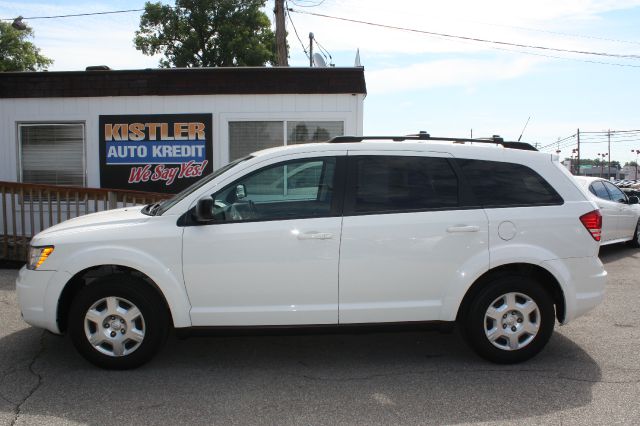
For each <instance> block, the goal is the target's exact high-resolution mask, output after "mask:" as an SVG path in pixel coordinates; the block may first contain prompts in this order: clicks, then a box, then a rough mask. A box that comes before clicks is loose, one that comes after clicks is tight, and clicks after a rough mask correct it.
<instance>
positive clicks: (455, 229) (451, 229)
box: [447, 225, 480, 232]
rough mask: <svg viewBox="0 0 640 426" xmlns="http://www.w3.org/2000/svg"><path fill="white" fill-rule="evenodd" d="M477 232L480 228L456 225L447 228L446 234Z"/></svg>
mask: <svg viewBox="0 0 640 426" xmlns="http://www.w3.org/2000/svg"><path fill="white" fill-rule="evenodd" d="M479 230H480V227H479V226H475V225H457V226H450V227H448V228H447V232H478V231H479Z"/></svg>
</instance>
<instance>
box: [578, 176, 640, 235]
mask: <svg viewBox="0 0 640 426" xmlns="http://www.w3.org/2000/svg"><path fill="white" fill-rule="evenodd" d="M574 177H575V179H576V181H577V182H578V183H579V184H580V185H581V186H582V187H583V189H585V190H586V191H587V193H588V195H589V196H590V197H591V199H592V200H593V201H595V203H596V204H597V205H598V207H599V208H600V213H601V214H602V237H601V239H600V244H601V245H607V244H615V243H622V242H627V243H629V244H630V245H631V246H633V247H640V227H639V224H640V204H639V200H638V197H635V196H628V195H627V194H625V193H624V192H623V191H622V190H621V189H620V188H618V187H617V186H615V185H614V184H613V183H611V182H609V181H608V180H606V179H602V178H597V177H586V176H574Z"/></svg>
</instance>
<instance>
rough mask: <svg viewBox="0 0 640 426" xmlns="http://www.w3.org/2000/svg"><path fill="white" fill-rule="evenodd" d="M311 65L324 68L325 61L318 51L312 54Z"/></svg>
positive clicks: (325, 65)
mask: <svg viewBox="0 0 640 426" xmlns="http://www.w3.org/2000/svg"><path fill="white" fill-rule="evenodd" d="M313 66H315V67H317V68H326V67H327V63H326V62H325V61H324V58H323V57H322V55H321V54H319V53H314V54H313Z"/></svg>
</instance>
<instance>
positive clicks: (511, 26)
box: [479, 22, 640, 45]
mask: <svg viewBox="0 0 640 426" xmlns="http://www.w3.org/2000/svg"><path fill="white" fill-rule="evenodd" d="M479 24H482V25H489V26H495V27H504V28H513V29H516V30H524V31H533V32H538V33H547V34H554V35H560V36H564V37H575V38H586V39H592V40H603V41H613V42H615V43H627V44H639V45H640V41H631V40H622V39H616V38H606V37H597V36H589V35H584V34H571V33H565V32H560V31H550V30H541V29H539V28H528V27H519V26H515V25H505V24H495V23H490V22H479Z"/></svg>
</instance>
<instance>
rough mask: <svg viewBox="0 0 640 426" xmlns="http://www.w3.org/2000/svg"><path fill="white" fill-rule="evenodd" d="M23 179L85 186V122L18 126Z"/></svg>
mask: <svg viewBox="0 0 640 426" xmlns="http://www.w3.org/2000/svg"><path fill="white" fill-rule="evenodd" d="M18 147H19V153H20V159H19V163H20V164H19V166H20V167H19V172H20V180H21V181H22V182H25V183H37V184H46V185H66V186H85V185H86V173H85V148H84V123H47V124H45V123H43V124H18Z"/></svg>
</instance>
